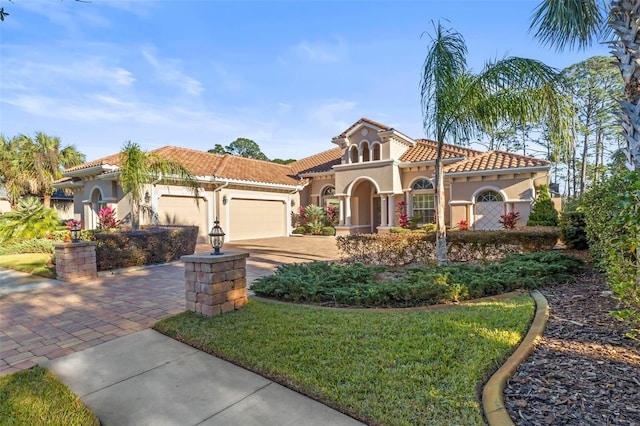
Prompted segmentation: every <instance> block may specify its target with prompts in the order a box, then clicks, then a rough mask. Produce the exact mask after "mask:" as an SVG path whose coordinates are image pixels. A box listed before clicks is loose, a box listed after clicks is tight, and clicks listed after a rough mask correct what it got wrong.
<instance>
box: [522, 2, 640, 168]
mask: <svg viewBox="0 0 640 426" xmlns="http://www.w3.org/2000/svg"><path fill="white" fill-rule="evenodd" d="M639 8H640V2H639V1H638V0H614V1H612V2H611V3H610V4H609V5H607V2H605V1H603V0H564V1H559V0H543V1H542V2H541V3H540V4H539V5H538V8H537V9H536V11H535V12H534V15H533V19H532V22H531V29H532V30H535V37H537V38H538V39H540V41H541V42H542V43H543V44H548V45H552V46H555V47H556V48H557V49H558V50H563V49H565V48H569V49H572V48H578V49H584V48H586V47H588V46H590V45H591V44H592V43H593V41H594V40H596V39H598V38H603V37H606V36H607V35H608V34H610V33H611V32H613V34H614V35H615V37H614V40H613V41H610V42H609V45H610V46H611V53H612V54H613V56H614V57H615V59H616V60H615V62H614V64H615V65H616V66H617V67H618V68H619V69H620V73H621V74H622V79H623V80H624V100H622V101H621V102H620V118H621V120H622V133H623V135H624V137H625V139H626V143H627V168H629V169H630V170H631V171H633V170H640V83H639V80H640V50H639V48H638V45H639V40H638V36H639V34H638V27H639V26H640V15H639V14H638V9H639Z"/></svg>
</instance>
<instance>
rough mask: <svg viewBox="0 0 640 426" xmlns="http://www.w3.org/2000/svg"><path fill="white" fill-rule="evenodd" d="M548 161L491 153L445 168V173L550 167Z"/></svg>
mask: <svg viewBox="0 0 640 426" xmlns="http://www.w3.org/2000/svg"><path fill="white" fill-rule="evenodd" d="M549 164H550V163H549V162H548V161H546V160H540V159H538V158H533V157H526V156H524V155H519V154H514V153H512V152H504V151H489V152H484V153H481V154H480V155H476V156H474V157H470V158H467V159H466V160H462V161H459V162H457V163H454V164H450V165H448V166H446V167H445V168H444V172H445V173H460V172H475V171H483V170H502V169H514V168H520V167H544V166H549Z"/></svg>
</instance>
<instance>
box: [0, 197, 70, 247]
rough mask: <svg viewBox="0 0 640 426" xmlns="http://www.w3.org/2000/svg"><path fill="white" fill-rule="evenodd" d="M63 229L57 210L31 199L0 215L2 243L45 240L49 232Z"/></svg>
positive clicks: (0, 239)
mask: <svg viewBox="0 0 640 426" xmlns="http://www.w3.org/2000/svg"><path fill="white" fill-rule="evenodd" d="M61 228H63V225H62V222H61V221H60V219H59V218H58V214H57V213H56V211H55V210H53V209H49V208H46V207H45V206H44V205H43V204H42V202H41V201H40V200H39V199H37V198H35V197H29V198H25V199H22V200H20V201H19V202H18V206H17V208H16V210H14V211H11V212H8V213H5V214H3V215H0V241H2V242H3V243H7V242H10V241H20V240H28V239H32V238H44V237H45V236H46V235H47V234H48V233H49V232H52V231H55V230H57V229H61Z"/></svg>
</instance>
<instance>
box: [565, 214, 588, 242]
mask: <svg viewBox="0 0 640 426" xmlns="http://www.w3.org/2000/svg"><path fill="white" fill-rule="evenodd" d="M586 226H587V223H586V221H585V214H584V212H580V211H567V212H562V215H561V217H560V232H561V234H562V241H564V243H565V244H566V246H567V247H568V248H570V249H576V250H586V249H587V248H589V242H588V241H587V230H586Z"/></svg>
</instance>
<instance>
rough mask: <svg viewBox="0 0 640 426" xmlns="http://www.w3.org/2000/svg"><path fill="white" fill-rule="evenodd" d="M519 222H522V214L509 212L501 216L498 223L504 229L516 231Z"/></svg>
mask: <svg viewBox="0 0 640 426" xmlns="http://www.w3.org/2000/svg"><path fill="white" fill-rule="evenodd" d="M518 220H520V212H509V213H505V214H501V215H500V220H499V221H498V223H499V224H500V225H502V228H503V229H515V228H516V225H517V223H518Z"/></svg>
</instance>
